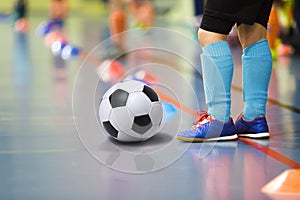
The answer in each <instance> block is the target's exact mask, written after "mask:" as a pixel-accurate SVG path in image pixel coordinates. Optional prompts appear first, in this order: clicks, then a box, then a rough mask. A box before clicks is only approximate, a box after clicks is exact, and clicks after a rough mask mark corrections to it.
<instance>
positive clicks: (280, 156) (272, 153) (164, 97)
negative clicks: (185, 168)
mask: <svg viewBox="0 0 300 200" xmlns="http://www.w3.org/2000/svg"><path fill="white" fill-rule="evenodd" d="M235 88H236V90H238V91H241V88H239V87H235ZM156 92H157V93H158V95H159V97H160V98H161V99H162V100H164V101H167V102H170V103H172V104H174V106H176V107H177V108H178V109H181V110H182V111H184V112H186V113H187V114H189V115H191V116H193V117H195V118H197V113H196V112H195V111H194V110H192V109H191V108H189V107H188V106H185V105H183V104H181V103H180V102H178V101H177V100H176V99H173V98H172V97H170V96H168V95H166V94H164V93H162V92H159V91H157V90H156ZM276 105H278V104H276ZM238 140H240V141H241V142H243V143H244V144H247V145H248V146H250V147H252V148H254V149H256V150H258V151H260V152H261V153H263V154H265V155H267V156H269V157H271V158H273V159H275V160H277V161H278V162H280V163H282V164H284V165H286V166H289V167H291V168H293V169H300V163H298V162H296V161H294V160H292V159H290V158H289V157H287V156H285V155H283V154H281V153H279V152H277V151H275V150H273V149H271V148H269V147H267V146H264V145H262V144H260V143H258V142H256V141H255V140H254V139H250V138H242V137H239V138H238Z"/></svg>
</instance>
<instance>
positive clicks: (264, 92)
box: [242, 40, 272, 120]
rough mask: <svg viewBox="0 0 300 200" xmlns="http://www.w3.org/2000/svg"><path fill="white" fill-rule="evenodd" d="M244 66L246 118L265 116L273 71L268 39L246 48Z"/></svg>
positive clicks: (243, 57)
mask: <svg viewBox="0 0 300 200" xmlns="http://www.w3.org/2000/svg"><path fill="white" fill-rule="evenodd" d="M242 67H243V99H244V118H245V119H247V120H252V119H254V118H255V117H258V116H265V114H266V103H267V98H268V87H269V82H270V77H271V72H272V55H271V51H270V48H269V44H268V41H267V40H261V41H258V42H256V43H254V44H252V45H250V46H248V47H247V48H245V49H244V53H243V56H242Z"/></svg>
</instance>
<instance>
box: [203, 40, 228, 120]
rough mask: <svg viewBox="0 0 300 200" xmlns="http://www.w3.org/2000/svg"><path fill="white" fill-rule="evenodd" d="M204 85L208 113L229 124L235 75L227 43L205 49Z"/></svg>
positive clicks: (217, 43)
mask: <svg viewBox="0 0 300 200" xmlns="http://www.w3.org/2000/svg"><path fill="white" fill-rule="evenodd" d="M201 62H202V73H203V84H204V92H205V100H206V103H207V104H208V113H209V114H212V115H213V116H214V117H215V118H216V119H218V120H221V121H223V122H227V121H228V120H229V117H230V105H231V97H230V89H231V82H232V75H233V61H232V54H231V51H230V49H229V46H228V43H227V42H226V41H220V42H215V43H212V44H209V45H207V46H205V47H204V48H203V53H202V54H201Z"/></svg>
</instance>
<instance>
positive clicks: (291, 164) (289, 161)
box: [239, 137, 300, 169]
mask: <svg viewBox="0 0 300 200" xmlns="http://www.w3.org/2000/svg"><path fill="white" fill-rule="evenodd" d="M239 140H240V141H241V142H243V143H245V144H247V145H249V146H250V147H252V148H254V149H256V150H258V151H260V152H262V153H264V154H266V155H267V156H269V157H272V158H274V159H275V160H277V161H279V162H281V163H283V164H285V165H286V166H289V167H291V168H293V169H300V163H298V162H296V161H294V160H292V159H290V158H288V157H287V156H285V155H283V154H281V153H278V152H277V151H275V150H273V149H271V148H269V147H266V146H265V145H262V144H260V143H258V142H256V141H255V140H253V139H249V138H241V137H240V138H239Z"/></svg>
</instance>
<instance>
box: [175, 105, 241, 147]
mask: <svg viewBox="0 0 300 200" xmlns="http://www.w3.org/2000/svg"><path fill="white" fill-rule="evenodd" d="M198 115H199V118H198V120H197V121H195V122H194V125H193V127H192V129H191V130H188V131H183V132H180V133H178V134H177V136H176V138H177V139H178V140H181V141H185V142H204V141H218V140H235V139H237V138H238V136H237V134H236V131H235V125H234V123H233V120H232V118H230V119H229V120H228V122H226V123H224V122H221V121H219V120H216V119H214V118H213V116H212V115H210V114H208V113H207V112H205V111H201V112H200V113H198Z"/></svg>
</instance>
